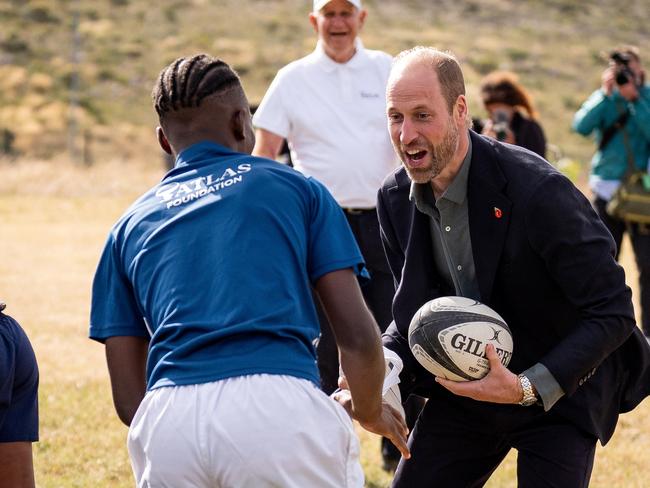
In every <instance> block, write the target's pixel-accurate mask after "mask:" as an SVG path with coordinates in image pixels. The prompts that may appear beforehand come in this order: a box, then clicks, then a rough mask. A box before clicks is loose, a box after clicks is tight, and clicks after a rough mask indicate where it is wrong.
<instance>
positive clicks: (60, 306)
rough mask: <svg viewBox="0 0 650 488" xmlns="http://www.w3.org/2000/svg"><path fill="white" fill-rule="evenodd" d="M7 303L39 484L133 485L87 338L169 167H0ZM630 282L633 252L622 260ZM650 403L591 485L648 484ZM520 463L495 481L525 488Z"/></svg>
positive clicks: (630, 419)
mask: <svg viewBox="0 0 650 488" xmlns="http://www.w3.org/2000/svg"><path fill="white" fill-rule="evenodd" d="M0 172H1V173H2V178H1V179H0V298H2V299H3V300H4V301H6V302H7V303H8V310H7V312H8V313H10V314H12V315H13V316H14V317H15V318H16V319H18V320H19V321H20V322H21V323H22V325H23V326H24V327H25V329H26V330H27V332H28V334H29V336H30V337H31V340H32V342H33V345H34V349H35V351H36V355H37V357H38V360H39V364H40V370H41V389H40V408H41V441H40V442H39V443H38V444H36V445H35V448H34V454H35V466H36V479H37V485H38V487H40V488H55V487H56V488H59V487H65V488H68V487H97V488H102V487H110V488H126V487H129V486H132V478H131V473H130V466H129V463H128V458H127V453H126V448H125V444H124V443H125V435H126V428H125V427H123V426H122V425H121V424H120V422H119V421H118V419H117V416H116V415H115V413H114V411H113V407H112V403H111V396H110V388H109V382H108V374H107V371H106V366H105V362H104V356H103V347H102V346H101V345H99V344H96V343H94V342H91V341H90V340H88V339H87V323H88V313H89V301H90V284H91V280H92V275H93V272H94V268H95V265H96V262H97V259H98V257H99V252H100V249H101V247H102V244H103V241H104V239H105V237H106V234H107V231H108V229H109V227H110V226H111V224H112V223H113V221H114V220H115V219H116V218H117V217H118V216H119V215H120V214H121V212H122V210H124V208H125V207H126V206H127V205H128V204H129V203H130V202H131V201H132V200H133V199H134V198H135V197H136V196H137V195H138V194H139V193H141V192H142V191H144V190H145V189H146V188H148V187H149V186H150V185H151V184H153V183H155V182H156V180H157V179H158V178H160V176H161V175H162V164H161V163H159V162H157V161H154V162H152V163H151V164H150V165H149V166H145V165H143V164H136V163H127V162H123V161H114V162H111V163H107V164H102V165H99V166H95V167H92V168H89V169H88V168H80V167H75V166H71V165H69V164H67V163H65V162H57V163H24V162H23V163H19V164H18V163H16V164H9V163H0ZM623 254H624V257H623V259H624V264H625V267H626V269H627V271H628V277H629V281H630V284H632V285H634V283H635V281H636V278H635V272H636V270H635V269H634V266H633V263H632V261H631V259H630V250H629V248H626V249H625V250H624V252H623ZM361 437H362V456H363V463H364V467H365V470H366V475H367V486H369V487H385V486H388V485H389V483H390V477H389V476H388V475H386V474H385V473H384V472H383V471H382V470H381V469H380V467H379V466H380V456H379V449H378V442H379V440H378V438H377V437H375V436H372V435H368V434H364V433H361ZM648 452H650V402H649V401H646V402H645V403H643V404H642V405H641V406H640V407H639V408H638V409H636V410H635V411H634V412H632V413H630V414H627V415H625V416H623V417H622V419H621V422H620V424H619V427H618V430H617V432H616V434H615V436H614V438H613V440H612V441H611V443H610V444H609V445H608V446H607V447H606V448H605V449H599V452H598V457H597V459H596V466H595V470H594V475H593V478H592V485H591V486H593V487H597V488H598V487H600V488H611V487H625V488H632V487H638V488H642V487H647V486H650V466H649V465H648V462H647V461H648ZM514 477H515V457H514V456H512V455H511V456H509V457H508V459H507V461H506V462H505V463H504V464H503V465H502V466H501V467H500V468H499V470H498V471H497V472H496V473H495V474H494V476H493V478H492V479H491V480H490V482H489V483H488V486H489V487H490V488H497V487H511V486H515V481H514Z"/></svg>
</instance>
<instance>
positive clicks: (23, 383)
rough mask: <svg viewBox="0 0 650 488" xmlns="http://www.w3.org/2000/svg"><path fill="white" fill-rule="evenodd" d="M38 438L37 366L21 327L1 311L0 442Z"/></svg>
mask: <svg viewBox="0 0 650 488" xmlns="http://www.w3.org/2000/svg"><path fill="white" fill-rule="evenodd" d="M37 440H38V365H37V364H36V356H35V355H34V350H33V349H32V345H31V343H30V342H29V339H28V338H27V335H26V334H25V332H24V331H23V329H22V328H21V327H20V325H18V322H16V321H15V320H14V319H12V318H11V317H9V316H7V315H4V314H3V313H0V442H20V441H32V442H33V441H37Z"/></svg>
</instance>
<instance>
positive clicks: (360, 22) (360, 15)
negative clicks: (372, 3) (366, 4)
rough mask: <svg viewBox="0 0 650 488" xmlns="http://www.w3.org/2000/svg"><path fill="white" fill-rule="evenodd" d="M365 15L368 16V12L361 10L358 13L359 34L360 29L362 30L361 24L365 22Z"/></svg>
mask: <svg viewBox="0 0 650 488" xmlns="http://www.w3.org/2000/svg"><path fill="white" fill-rule="evenodd" d="M366 15H368V11H367V10H364V9H361V11H360V12H359V32H361V29H363V24H364V23H365V22H366Z"/></svg>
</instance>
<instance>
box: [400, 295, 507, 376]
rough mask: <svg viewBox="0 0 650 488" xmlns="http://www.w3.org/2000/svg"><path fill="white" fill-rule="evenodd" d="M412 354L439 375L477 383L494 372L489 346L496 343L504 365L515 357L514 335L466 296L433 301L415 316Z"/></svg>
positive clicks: (494, 315) (410, 337)
mask: <svg viewBox="0 0 650 488" xmlns="http://www.w3.org/2000/svg"><path fill="white" fill-rule="evenodd" d="M408 340H409V346H410V347H411V352H413V355H414V356H415V358H416V359H417V360H418V362H419V363H420V364H421V365H422V366H423V367H424V368H425V369H426V370H427V371H429V372H431V373H432V374H434V375H435V376H440V377H442V378H447V379H450V380H454V381H470V380H477V379H480V378H482V377H483V376H485V375H486V374H487V373H488V371H489V370H490V364H489V361H488V360H487V358H486V357H485V347H486V346H487V345H488V344H493V345H494V348H495V349H496V352H497V354H498V355H499V357H500V358H501V362H502V363H503V365H504V366H507V365H508V363H509V362H510V358H511V357H512V349H513V344H512V334H511V333H510V329H509V328H508V326H507V325H506V323H505V321H504V320H503V319H502V318H501V316H500V315H499V314H498V313H496V312H495V311H494V310H492V309H491V308H490V307H488V306H487V305H484V304H483V303H481V302H477V301H476V300H472V299H470V298H464V297H441V298H436V299H435V300H431V301H429V302H427V303H425V304H424V305H422V307H420V309H419V310H418V311H417V312H416V313H415V315H414V316H413V319H412V320H411V325H410V326H409V334H408Z"/></svg>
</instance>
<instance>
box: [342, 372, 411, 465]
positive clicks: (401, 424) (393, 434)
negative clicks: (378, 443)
mask: <svg viewBox="0 0 650 488" xmlns="http://www.w3.org/2000/svg"><path fill="white" fill-rule="evenodd" d="M347 386H348V385H347V383H346V381H345V378H344V377H341V378H339V387H340V390H337V391H336V392H334V393H332V395H331V396H332V398H333V399H334V400H335V401H337V402H338V403H339V404H340V405H341V406H342V407H343V408H345V410H346V411H347V412H348V414H350V417H352V418H353V419H355V420H358V419H357V418H356V417H355V414H354V406H353V404H352V395H351V394H350V390H348V389H347ZM359 425H361V427H363V428H364V429H365V430H367V431H368V432H372V433H373V434H378V435H380V436H382V437H386V438H388V439H390V441H391V442H392V443H393V444H395V447H397V449H399V451H400V453H401V454H402V457H403V458H404V459H408V458H410V457H411V452H410V451H409V448H408V447H407V446H406V441H407V438H408V433H409V431H408V427H407V426H406V421H405V420H404V418H403V417H402V415H401V414H400V413H399V412H398V411H397V410H395V409H394V408H393V407H391V406H390V405H389V404H388V402H386V401H382V405H381V411H380V414H379V416H377V418H376V419H373V420H370V421H369V420H364V421H359Z"/></svg>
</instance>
